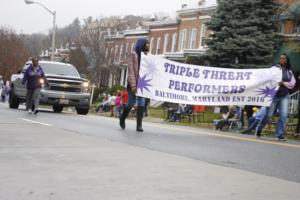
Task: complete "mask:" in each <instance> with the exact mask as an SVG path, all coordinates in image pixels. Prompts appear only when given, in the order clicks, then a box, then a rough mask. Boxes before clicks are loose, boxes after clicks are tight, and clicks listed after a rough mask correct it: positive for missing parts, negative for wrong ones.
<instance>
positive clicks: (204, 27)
mask: <svg viewBox="0 0 300 200" xmlns="http://www.w3.org/2000/svg"><path fill="white" fill-rule="evenodd" d="M205 31H206V26H205V24H202V25H201V30H200V48H204V44H205Z"/></svg>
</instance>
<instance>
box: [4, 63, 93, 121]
mask: <svg viewBox="0 0 300 200" xmlns="http://www.w3.org/2000/svg"><path fill="white" fill-rule="evenodd" d="M30 63H31V62H27V63H26V64H25V66H24V67H23V69H22V71H21V73H19V74H13V75H12V76H11V90H10V95H9V107H10V108H14V109H17V108H18V107H19V104H20V103H22V102H25V98H26V88H25V87H24V86H22V79H23V76H24V72H25V71H26V69H27V67H28V66H29V65H30ZM39 65H40V66H41V67H42V68H43V70H44V73H45V76H46V78H47V80H48V83H49V86H48V87H47V86H43V87H42V89H41V96H40V103H41V104H45V105H52V108H53V111H54V112H57V113H60V112H62V110H63V107H69V106H74V107H75V108H76V111H77V113H78V114H80V115H86V114H87V113H88V112H89V107H90V97H91V95H90V87H89V81H88V80H87V79H84V78H81V76H80V74H79V73H78V71H77V70H76V68H75V67H74V66H73V65H71V64H65V63H59V62H50V61H39Z"/></svg>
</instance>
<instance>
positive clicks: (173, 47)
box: [171, 33, 177, 52]
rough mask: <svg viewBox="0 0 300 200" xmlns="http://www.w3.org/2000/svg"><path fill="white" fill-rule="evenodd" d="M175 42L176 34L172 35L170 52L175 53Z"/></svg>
mask: <svg viewBox="0 0 300 200" xmlns="http://www.w3.org/2000/svg"><path fill="white" fill-rule="evenodd" d="M176 42H177V33H173V36H172V49H171V52H175V48H176Z"/></svg>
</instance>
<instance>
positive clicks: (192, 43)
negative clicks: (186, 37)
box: [190, 28, 197, 49]
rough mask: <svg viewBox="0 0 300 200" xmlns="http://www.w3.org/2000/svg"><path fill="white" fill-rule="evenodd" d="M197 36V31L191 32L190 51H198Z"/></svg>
mask: <svg viewBox="0 0 300 200" xmlns="http://www.w3.org/2000/svg"><path fill="white" fill-rule="evenodd" d="M196 36H197V29H195V28H194V29H193V30H192V31H191V37H190V49H196Z"/></svg>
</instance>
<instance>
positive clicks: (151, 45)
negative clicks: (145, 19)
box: [149, 37, 154, 53]
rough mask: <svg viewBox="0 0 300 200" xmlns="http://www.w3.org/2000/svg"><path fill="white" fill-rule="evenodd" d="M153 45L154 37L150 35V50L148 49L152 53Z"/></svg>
mask: <svg viewBox="0 0 300 200" xmlns="http://www.w3.org/2000/svg"><path fill="white" fill-rule="evenodd" d="M153 45H154V38H153V37H152V38H151V40H150V50H149V52H150V53H152V49H153Z"/></svg>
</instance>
